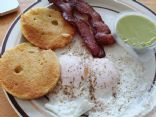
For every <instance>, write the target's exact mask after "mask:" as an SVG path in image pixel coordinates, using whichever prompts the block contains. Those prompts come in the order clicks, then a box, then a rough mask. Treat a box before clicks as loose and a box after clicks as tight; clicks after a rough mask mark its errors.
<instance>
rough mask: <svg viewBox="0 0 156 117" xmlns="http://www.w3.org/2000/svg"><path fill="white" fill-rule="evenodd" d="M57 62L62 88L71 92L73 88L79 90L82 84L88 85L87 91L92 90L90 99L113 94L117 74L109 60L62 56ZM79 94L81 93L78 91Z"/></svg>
mask: <svg viewBox="0 0 156 117" xmlns="http://www.w3.org/2000/svg"><path fill="white" fill-rule="evenodd" d="M59 61H60V65H61V81H62V85H63V86H68V87H71V90H74V88H75V89H79V88H80V87H81V85H82V84H83V83H84V85H86V86H87V85H88V87H87V88H88V90H90V88H92V90H93V92H90V93H92V94H90V97H91V98H93V97H94V98H98V97H99V96H102V97H103V96H104V95H106V94H108V93H109V94H111V95H112V93H115V89H116V86H117V83H118V82H119V73H118V70H117V69H116V68H115V66H114V64H113V63H112V62H111V61H110V60H109V59H107V58H103V59H83V58H81V57H78V56H69V55H62V56H61V57H60V58H59ZM72 87H74V88H73V89H72ZM82 87H83V86H82ZM82 87H81V88H82ZM71 92H72V91H71ZM71 92H68V93H71ZM79 93H82V92H81V91H79ZM75 96H76V95H75Z"/></svg>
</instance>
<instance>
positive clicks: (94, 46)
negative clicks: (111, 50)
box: [54, 1, 105, 58]
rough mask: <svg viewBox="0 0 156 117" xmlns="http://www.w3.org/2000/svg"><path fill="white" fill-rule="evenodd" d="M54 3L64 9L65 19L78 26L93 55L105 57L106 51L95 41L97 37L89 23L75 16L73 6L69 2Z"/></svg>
mask: <svg viewBox="0 0 156 117" xmlns="http://www.w3.org/2000/svg"><path fill="white" fill-rule="evenodd" d="M54 4H55V5H56V6H58V7H59V8H60V9H61V10H62V12H63V17H64V18H65V20H67V21H68V22H70V23H71V24H73V25H74V26H76V28H77V30H78V32H79V33H80V35H81V37H82V38H83V39H84V42H85V44H86V45H87V47H88V49H89V50H90V51H91V53H92V55H93V56H94V57H100V58H102V57H104V56H105V52H104V50H103V48H102V47H101V46H100V45H98V43H97V42H96V41H95V37H94V34H93V31H92V30H90V25H89V23H87V22H85V21H83V20H82V19H81V18H78V17H77V18H76V17H74V16H73V7H71V6H70V4H69V3H65V2H61V1H54Z"/></svg>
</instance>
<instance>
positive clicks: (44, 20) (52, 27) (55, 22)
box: [21, 8, 75, 49]
mask: <svg viewBox="0 0 156 117" xmlns="http://www.w3.org/2000/svg"><path fill="white" fill-rule="evenodd" d="M21 30H22V33H23V35H24V37H25V38H26V39H27V40H28V41H29V42H31V43H32V44H34V45H36V46H37V47H40V48H43V49H56V48H61V47H64V46H65V45H67V44H69V43H70V42H71V41H72V39H73V36H74V33H75V30H74V28H73V27H72V26H71V25H70V24H69V23H68V22H67V21H65V20H64V19H63V17H62V15H61V13H60V12H59V11H56V10H54V9H49V8H34V9H31V10H29V11H28V12H26V13H25V14H23V15H22V16H21Z"/></svg>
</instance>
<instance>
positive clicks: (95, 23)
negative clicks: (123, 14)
mask: <svg viewBox="0 0 156 117" xmlns="http://www.w3.org/2000/svg"><path fill="white" fill-rule="evenodd" d="M69 2H70V4H72V5H73V7H75V9H76V10H77V11H78V12H80V13H82V14H86V15H87V16H88V17H89V18H88V20H89V23H90V25H91V27H92V30H93V32H94V35H95V39H96V41H97V42H98V43H99V44H100V45H110V44H114V43H115V40H114V37H113V36H112V34H111V31H110V29H109V27H108V26H107V24H105V23H104V21H103V20H102V18H101V16H100V15H99V14H98V13H97V12H96V11H95V10H94V9H93V8H92V7H91V6H90V5H89V4H88V3H87V2H85V1H84V0H70V1H69Z"/></svg>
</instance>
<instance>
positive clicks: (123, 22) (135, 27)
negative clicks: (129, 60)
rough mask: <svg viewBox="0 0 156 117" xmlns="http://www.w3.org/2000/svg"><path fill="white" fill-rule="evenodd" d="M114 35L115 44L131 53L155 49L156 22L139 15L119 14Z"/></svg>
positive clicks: (132, 13)
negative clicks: (126, 48)
mask: <svg viewBox="0 0 156 117" xmlns="http://www.w3.org/2000/svg"><path fill="white" fill-rule="evenodd" d="M115 34H116V40H117V42H118V43H119V44H121V45H122V46H124V47H128V48H129V49H131V51H133V50H134V51H137V52H143V51H145V50H146V49H153V48H155V47H156V21H154V20H152V19H151V18H149V17H148V16H146V15H144V14H141V13H136V12H124V13H121V14H120V15H119V16H118V18H117V20H116V21H115ZM132 49H133V50H132ZM133 53H134V52H133Z"/></svg>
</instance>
